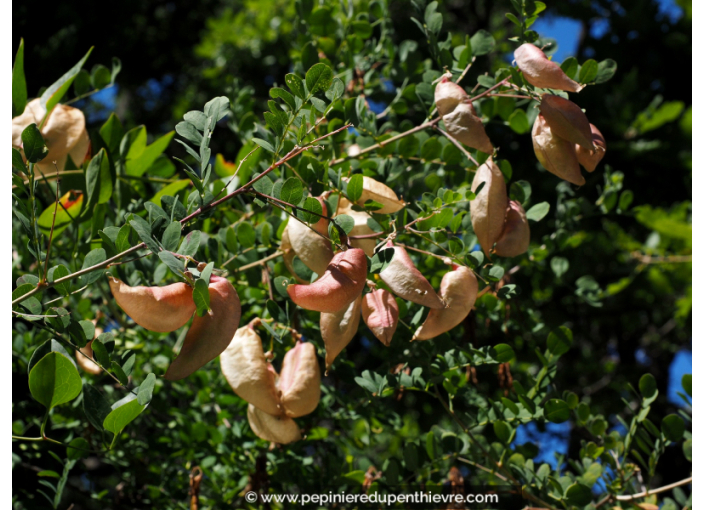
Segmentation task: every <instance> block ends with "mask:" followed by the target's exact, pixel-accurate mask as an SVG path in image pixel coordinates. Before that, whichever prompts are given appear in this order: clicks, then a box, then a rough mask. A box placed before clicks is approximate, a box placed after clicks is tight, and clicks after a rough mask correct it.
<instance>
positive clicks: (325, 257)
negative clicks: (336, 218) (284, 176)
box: [286, 197, 333, 275]
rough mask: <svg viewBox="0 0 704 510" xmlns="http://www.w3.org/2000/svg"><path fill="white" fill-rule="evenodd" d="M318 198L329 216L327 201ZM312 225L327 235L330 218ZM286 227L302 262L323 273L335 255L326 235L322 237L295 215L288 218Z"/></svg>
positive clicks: (324, 211) (319, 273) (316, 271)
mask: <svg viewBox="0 0 704 510" xmlns="http://www.w3.org/2000/svg"><path fill="white" fill-rule="evenodd" d="M318 200H319V201H320V203H321V205H322V206H323V214H324V215H326V216H327V209H326V207H325V203H324V202H323V201H322V200H321V199H320V198H319V197H318ZM311 226H312V227H313V228H314V229H315V230H317V231H318V232H320V233H321V234H323V235H324V236H326V237H327V235H328V220H326V219H325V218H321V219H320V220H319V221H318V222H316V223H315V224H314V225H311ZM286 228H287V229H288V239H289V241H290V243H291V247H292V248H293V251H294V252H295V254H296V255H297V256H298V258H299V259H301V262H303V263H304V264H305V265H306V266H307V267H308V268H309V269H310V270H311V271H314V272H315V273H317V274H318V275H321V274H323V273H324V272H325V268H326V267H327V265H328V264H329V263H330V261H331V260H332V257H333V251H332V245H331V244H330V241H328V240H327V238H326V237H321V236H320V235H318V234H317V233H315V232H313V230H311V228H310V227H308V225H306V224H305V223H302V222H301V221H299V220H297V219H296V218H293V217H292V218H290V219H289V220H288V224H287V225H286Z"/></svg>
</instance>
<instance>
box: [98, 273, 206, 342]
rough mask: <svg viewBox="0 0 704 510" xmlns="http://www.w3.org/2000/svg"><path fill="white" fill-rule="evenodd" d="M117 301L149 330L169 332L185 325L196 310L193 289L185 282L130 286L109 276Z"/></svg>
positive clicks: (138, 322)
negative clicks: (160, 285)
mask: <svg viewBox="0 0 704 510" xmlns="http://www.w3.org/2000/svg"><path fill="white" fill-rule="evenodd" d="M108 281H109V283H110V290H111V291H112V295H113V296H114V298H115V301H117V304H118V305H119V306H120V308H122V309H123V310H124V312H125V313H126V314H127V315H129V316H130V317H131V318H132V320H133V321H135V322H136V323H137V324H139V325H140V326H142V327H143V328H145V329H148V330H149V331H156V332H157V333H168V332H171V331H174V330H177V329H178V328H180V327H181V326H184V325H185V324H186V323H187V322H188V321H189V320H190V319H191V317H192V316H193V313H194V312H195V311H196V305H195V303H194V302H193V290H192V289H191V287H189V286H188V285H187V284H185V283H173V284H171V285H166V286H165V287H143V286H137V287H130V286H129V285H127V284H126V283H124V282H123V281H122V280H119V279H117V278H115V277H113V276H108Z"/></svg>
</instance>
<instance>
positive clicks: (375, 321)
mask: <svg viewBox="0 0 704 510" xmlns="http://www.w3.org/2000/svg"><path fill="white" fill-rule="evenodd" d="M362 317H364V322H365V323H366V324H367V326H368V327H369V329H371V330H372V333H374V336H375V337H377V338H378V339H379V340H380V341H381V343H383V344H384V345H385V346H387V347H388V346H389V344H390V343H391V339H392V338H393V336H394V333H395V332H396V327H397V326H398V305H397V304H396V299H394V296H393V295H392V294H391V293H390V292H389V291H387V290H384V289H377V290H374V291H372V292H370V293H369V294H367V295H365V296H364V299H363V300H362Z"/></svg>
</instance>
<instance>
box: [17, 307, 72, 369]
mask: <svg viewBox="0 0 704 510" xmlns="http://www.w3.org/2000/svg"><path fill="white" fill-rule="evenodd" d="M55 310H57V313H58V311H61V312H60V314H62V315H63V314H64V313H65V316H64V317H69V318H68V321H69V322H70V320H71V319H70V315H69V313H68V311H67V310H66V309H64V308H56V309H55ZM50 352H58V353H60V354H63V355H64V356H66V358H68V359H69V360H71V362H73V358H72V357H71V355H70V354H69V353H68V352H66V349H64V347H63V345H61V344H60V343H59V342H57V341H56V340H54V339H53V338H52V339H51V340H47V341H46V342H44V343H43V344H41V345H40V346H39V347H37V348H36V349H34V352H33V353H32V357H31V358H29V363H28V364H27V374H28V375H29V374H30V373H31V372H32V369H33V368H34V365H36V364H37V363H39V361H41V359H42V358H43V357H44V356H46V355H47V354H49V353H50ZM74 366H75V363H74Z"/></svg>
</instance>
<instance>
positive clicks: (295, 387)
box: [278, 342, 320, 418]
mask: <svg viewBox="0 0 704 510" xmlns="http://www.w3.org/2000/svg"><path fill="white" fill-rule="evenodd" d="M278 389H279V394H280V399H281V406H282V407H283V410H284V412H285V413H286V416H289V417H291V418H298V417H299V416H305V415H306V414H310V413H312V412H313V411H315V408H316V407H318V402H320V367H319V366H318V357H317V356H316V354H315V346H314V345H313V344H312V343H310V342H297V343H296V346H295V347H294V348H293V349H290V350H289V351H288V352H287V353H286V356H284V362H283V364H282V366H281V375H280V376H279V380H278Z"/></svg>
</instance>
